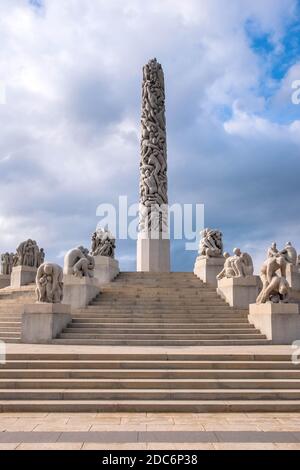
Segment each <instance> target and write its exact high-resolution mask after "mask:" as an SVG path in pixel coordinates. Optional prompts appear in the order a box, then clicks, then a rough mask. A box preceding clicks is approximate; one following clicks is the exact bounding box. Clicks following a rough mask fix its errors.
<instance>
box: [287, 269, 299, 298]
mask: <svg viewBox="0 0 300 470" xmlns="http://www.w3.org/2000/svg"><path fill="white" fill-rule="evenodd" d="M286 279H287V281H288V283H289V285H290V287H291V291H290V297H289V298H290V301H291V302H295V303H299V304H300V270H299V266H292V265H291V264H288V266H287V269H286Z"/></svg>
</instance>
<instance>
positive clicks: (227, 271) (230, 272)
mask: <svg viewBox="0 0 300 470" xmlns="http://www.w3.org/2000/svg"><path fill="white" fill-rule="evenodd" d="M224 258H225V264H224V269H223V270H222V271H221V272H220V274H219V275H218V276H217V279H218V280H221V279H223V278H229V279H230V278H241V277H247V276H253V273H254V266H253V260H252V258H251V256H250V255H249V254H248V253H242V252H241V250H240V248H235V249H234V250H233V256H230V254H229V253H224Z"/></svg>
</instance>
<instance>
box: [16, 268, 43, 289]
mask: <svg viewBox="0 0 300 470" xmlns="http://www.w3.org/2000/svg"><path fill="white" fill-rule="evenodd" d="M36 273H37V268H31V267H29V266H15V267H14V268H13V270H12V273H11V280H10V286H11V287H13V288H18V287H21V286H27V285H28V284H32V283H34V282H35V278H36Z"/></svg>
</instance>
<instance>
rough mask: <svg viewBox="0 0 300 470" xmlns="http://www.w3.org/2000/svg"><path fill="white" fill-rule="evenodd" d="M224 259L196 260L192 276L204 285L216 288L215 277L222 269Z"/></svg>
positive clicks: (199, 258) (200, 258)
mask: <svg viewBox="0 0 300 470" xmlns="http://www.w3.org/2000/svg"><path fill="white" fill-rule="evenodd" d="M224 263H225V258H223V257H220V258H202V257H201V256H199V257H198V258H197V259H196V263H195V267H194V274H195V275H196V276H197V277H199V279H201V281H203V282H205V283H206V284H211V285H212V286H214V287H217V285H218V281H217V276H218V274H220V272H221V271H222V269H223V268H224Z"/></svg>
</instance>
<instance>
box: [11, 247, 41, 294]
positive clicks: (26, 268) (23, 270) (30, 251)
mask: <svg viewBox="0 0 300 470" xmlns="http://www.w3.org/2000/svg"><path fill="white" fill-rule="evenodd" d="M44 260H45V252H44V250H43V248H41V249H40V248H39V247H38V244H37V242H36V241H35V240H31V239H29V240H26V241H24V242H22V243H20V245H19V246H18V247H17V249H16V253H15V255H13V268H12V274H11V287H15V288H17V287H21V286H24V285H27V284H31V283H33V282H34V281H35V276H36V273H37V269H38V268H39V266H40V265H41V264H42V263H43V262H44Z"/></svg>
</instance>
